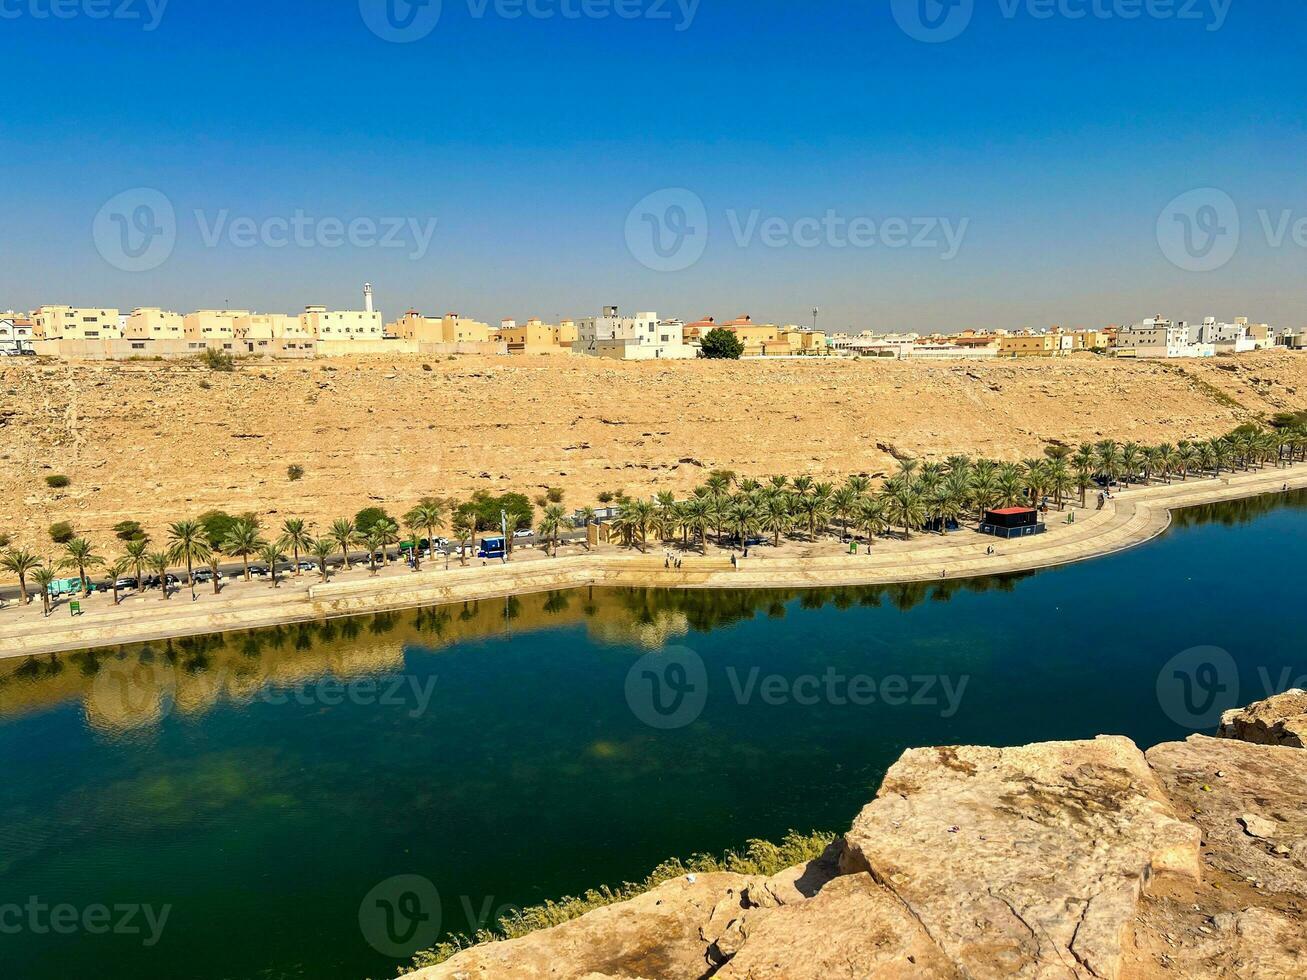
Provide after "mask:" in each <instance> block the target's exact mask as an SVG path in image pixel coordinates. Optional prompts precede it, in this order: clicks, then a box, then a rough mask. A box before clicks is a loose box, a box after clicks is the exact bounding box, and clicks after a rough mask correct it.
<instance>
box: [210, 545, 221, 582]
mask: <svg viewBox="0 0 1307 980" xmlns="http://www.w3.org/2000/svg"><path fill="white" fill-rule="evenodd" d="M208 546H209V572H210V573H211V575H210V577H211V578H212V579H213V594H214V595H218V593H220V592H221V591H222V578H221V576H220V574H219V572H218V564H219V563H220V562H221V561H222V549H221V548H219V547H218V546H217V545H216V544H214V543H213V539H212V538H210V539H209V541H208Z"/></svg>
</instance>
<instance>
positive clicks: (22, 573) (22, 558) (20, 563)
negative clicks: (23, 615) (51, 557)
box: [0, 548, 41, 605]
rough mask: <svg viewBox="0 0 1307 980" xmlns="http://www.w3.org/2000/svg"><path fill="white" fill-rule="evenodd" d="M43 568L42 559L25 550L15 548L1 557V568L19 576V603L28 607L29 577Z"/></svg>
mask: <svg viewBox="0 0 1307 980" xmlns="http://www.w3.org/2000/svg"><path fill="white" fill-rule="evenodd" d="M40 567H41V559H39V558H37V557H36V555H35V554H33V553H32V552H30V551H27V550H25V549H23V548H14V549H12V550H10V551H6V552H5V553H4V554H3V555H0V568H3V569H4V570H5V571H6V572H12V573H13V574H14V575H17V576H18V601H19V602H21V603H22V604H23V605H27V603H28V596H27V576H28V575H30V574H32V572H34V571H36V570H37V569H38V568H40Z"/></svg>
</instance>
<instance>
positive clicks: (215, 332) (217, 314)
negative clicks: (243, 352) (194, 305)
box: [182, 310, 250, 343]
mask: <svg viewBox="0 0 1307 980" xmlns="http://www.w3.org/2000/svg"><path fill="white" fill-rule="evenodd" d="M249 315H250V311H249V310H196V311H195V312H194V313H187V314H186V316H184V317H183V318H182V330H183V333H185V335H186V339H187V340H188V341H192V342H196V343H198V342H199V341H222V342H224V343H226V342H228V341H232V340H235V339H236V321H237V320H239V319H240V318H241V317H245V316H249Z"/></svg>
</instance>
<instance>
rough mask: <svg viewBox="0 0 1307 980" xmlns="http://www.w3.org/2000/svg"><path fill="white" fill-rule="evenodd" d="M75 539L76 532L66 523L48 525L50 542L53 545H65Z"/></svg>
mask: <svg viewBox="0 0 1307 980" xmlns="http://www.w3.org/2000/svg"><path fill="white" fill-rule="evenodd" d="M75 537H77V532H76V531H74V530H73V526H72V525H71V524H69V523H68V522H67V521H60V522H59V523H58V524H51V525H50V540H51V541H53V542H54V543H55V544H67V543H68V542H69V541H71V540H72V539H73V538H75Z"/></svg>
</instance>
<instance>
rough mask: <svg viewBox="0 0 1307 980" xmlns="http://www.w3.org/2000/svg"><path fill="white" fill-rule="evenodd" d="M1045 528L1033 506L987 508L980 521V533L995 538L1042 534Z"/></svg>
mask: <svg viewBox="0 0 1307 980" xmlns="http://www.w3.org/2000/svg"><path fill="white" fill-rule="evenodd" d="M1046 530H1047V528H1046V527H1045V526H1044V524H1043V522H1042V521H1040V519H1039V511H1037V510H1035V508H1033V507H1001V508H999V509H998V510H987V511H985V519H984V520H983V521H981V522H980V533H981V534H992V535H994V537H996V538H1024V537H1028V536H1029V535H1032V534H1043V533H1044V531H1046Z"/></svg>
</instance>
